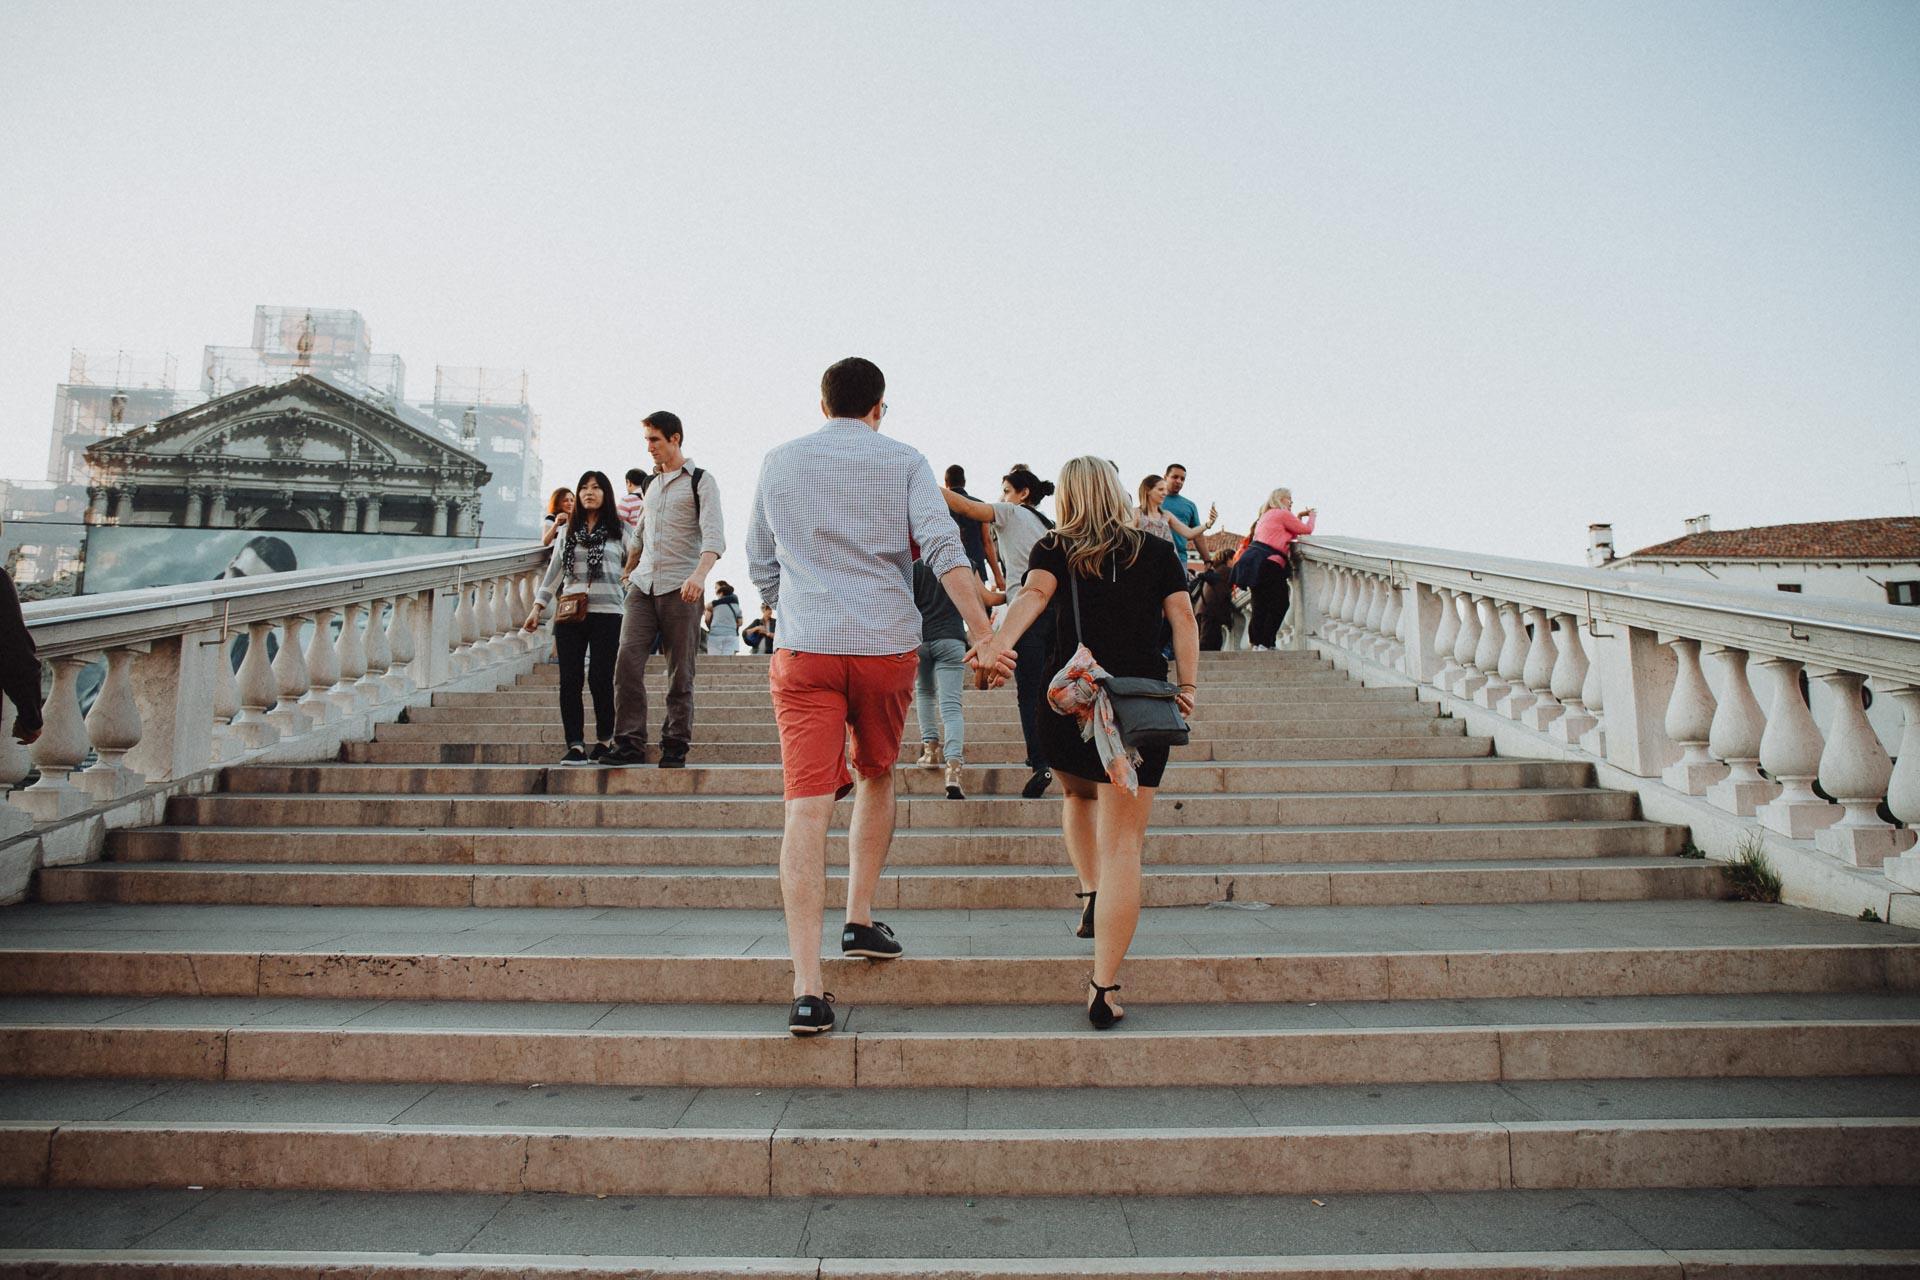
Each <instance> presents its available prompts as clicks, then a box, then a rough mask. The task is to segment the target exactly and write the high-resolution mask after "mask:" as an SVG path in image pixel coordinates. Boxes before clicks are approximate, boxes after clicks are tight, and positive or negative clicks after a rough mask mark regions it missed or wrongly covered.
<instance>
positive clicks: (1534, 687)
mask: <svg viewBox="0 0 1920 1280" xmlns="http://www.w3.org/2000/svg"><path fill="white" fill-rule="evenodd" d="M1527 625H1528V626H1530V627H1532V628H1533V641H1532V643H1530V644H1529V645H1528V646H1527V665H1526V666H1525V667H1523V668H1522V669H1521V674H1520V678H1521V679H1522V680H1525V681H1526V682H1527V693H1528V694H1529V695H1531V697H1532V699H1533V701H1532V703H1531V705H1529V706H1528V707H1527V708H1526V710H1525V711H1524V712H1523V713H1522V714H1521V717H1520V722H1521V723H1522V724H1524V725H1526V726H1527V727H1528V728H1529V729H1538V730H1539V731H1541V732H1542V733H1544V732H1546V730H1547V728H1548V726H1550V725H1551V724H1552V723H1553V722H1554V721H1555V720H1558V719H1559V718H1560V717H1561V715H1562V714H1564V713H1565V712H1566V708H1565V707H1563V706H1561V705H1560V699H1559V698H1556V697H1555V696H1554V694H1553V669H1554V668H1555V667H1556V666H1558V665H1559V664H1560V648H1559V646H1558V645H1556V644H1555V643H1554V641H1553V624H1552V623H1551V622H1549V621H1548V620H1547V611H1546V610H1545V609H1528V610H1527Z"/></svg>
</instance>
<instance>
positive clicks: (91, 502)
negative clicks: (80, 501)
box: [87, 485, 111, 524]
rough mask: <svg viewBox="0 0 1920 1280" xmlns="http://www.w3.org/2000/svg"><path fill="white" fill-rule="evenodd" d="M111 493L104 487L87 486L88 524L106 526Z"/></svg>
mask: <svg viewBox="0 0 1920 1280" xmlns="http://www.w3.org/2000/svg"><path fill="white" fill-rule="evenodd" d="M110 494H111V491H110V490H109V489H107V488H106V487H105V486H103V485H88V486H87V523H88V524H105V523H106V521H107V501H108V498H109V496H110Z"/></svg>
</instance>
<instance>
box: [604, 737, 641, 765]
mask: <svg viewBox="0 0 1920 1280" xmlns="http://www.w3.org/2000/svg"><path fill="white" fill-rule="evenodd" d="M646 762H647V749H646V748H645V747H636V746H634V745H633V744H632V743H630V742H616V743H614V744H613V746H612V747H611V748H610V749H609V750H608V751H607V753H606V754H605V755H603V756H601V757H600V763H601V764H604V765H608V766H612V767H615V768H619V767H622V766H625V765H630V764H645V763H646Z"/></svg>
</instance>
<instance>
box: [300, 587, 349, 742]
mask: <svg viewBox="0 0 1920 1280" xmlns="http://www.w3.org/2000/svg"><path fill="white" fill-rule="evenodd" d="M339 680H340V655H339V654H338V653H337V652H335V650H334V639H333V610H331V609H316V610H314V613H313V635H312V636H311V637H309V638H308V640H307V691H306V693H305V694H303V695H301V698H300V708H301V710H303V711H305V712H306V713H307V714H308V715H309V716H311V717H312V718H313V722H314V723H315V724H332V723H333V722H334V721H336V720H338V719H339V718H340V704H339V703H337V702H335V701H334V700H333V699H332V698H330V697H328V696H327V695H328V691H329V690H331V689H332V688H333V686H334V685H335V684H337V683H339Z"/></svg>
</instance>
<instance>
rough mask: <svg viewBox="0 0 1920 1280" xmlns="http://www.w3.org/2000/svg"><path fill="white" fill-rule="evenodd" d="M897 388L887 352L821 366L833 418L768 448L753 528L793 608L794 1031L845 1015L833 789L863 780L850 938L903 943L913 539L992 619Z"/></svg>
mask: <svg viewBox="0 0 1920 1280" xmlns="http://www.w3.org/2000/svg"><path fill="white" fill-rule="evenodd" d="M886 387H887V383H886V378H885V377H884V376H883V375H882V374H881V372H880V370H879V369H878V368H877V367H875V365H874V364H873V362H872V361H869V360H863V359H861V358H859V357H858V356H854V357H851V358H849V359H846V360H842V361H840V362H839V363H838V364H835V365H834V366H833V367H832V368H830V369H828V370H827V372H826V375H825V376H824V377H823V378H822V379H821V380H820V410H821V412H822V413H823V414H825V415H826V418H827V424H826V425H825V426H824V427H822V428H820V429H819V430H818V431H815V432H813V433H812V434H810V435H805V436H801V437H800V438H799V439H797V440H791V441H789V442H787V443H786V444H783V445H780V446H779V447H777V448H775V449H773V450H772V451H771V452H769V453H768V454H767V455H766V457H765V458H764V459H763V460H762V462H761V466H760V483H759V486H758V488H757V490H756V491H755V493H754V498H753V513H752V517H751V520H750V523H749V528H748V531H747V567H748V573H749V576H751V578H752V579H753V585H754V586H755V587H757V588H759V591H760V598H761V600H763V601H764V602H766V603H767V604H768V605H772V606H774V607H776V608H778V609H779V610H780V636H779V642H778V648H776V649H775V650H774V655H773V661H772V663H771V664H770V665H769V685H770V687H771V689H772V693H773V711H774V719H775V720H776V721H777V723H778V724H779V727H780V767H781V772H782V774H783V775H784V779H785V790H786V831H785V835H784V837H783V839H782V840H781V844H780V894H781V899H782V901H783V903H784V904H785V908H786V917H787V943H788V946H789V947H790V948H791V951H792V954H793V995H794V1000H793V1005H792V1007H791V1008H790V1009H789V1011H788V1014H787V1029H788V1030H789V1031H791V1032H793V1034H795V1035H813V1034H816V1033H818V1032H822V1031H830V1030H832V1029H833V1010H832V1008H831V1007H830V1001H829V999H828V998H827V993H826V991H825V989H824V984H823V982H822V980H821V966H820V930H821V925H820V917H821V914H822V912H823V911H824V910H825V900H826V862H827V826H828V822H829V820H830V819H831V818H832V816H833V804H834V801H835V800H836V799H838V798H839V797H840V796H843V795H846V794H847V793H848V792H849V791H851V792H852V793H853V795H854V801H853V817H852V821H851V823H850V829H849V832H848V844H849V847H850V854H849V865H848V870H847V914H846V924H845V926H844V928H843V929H842V931H841V935H840V951H841V954H842V955H847V956H862V957H865V958H867V959H870V960H890V959H892V958H894V957H895V956H898V955H899V954H900V953H901V947H900V944H899V943H898V942H896V941H895V940H894V937H893V931H892V930H890V929H888V928H887V927H886V926H885V925H884V924H881V923H880V922H878V921H876V920H874V918H873V894H874V889H875V888H876V886H877V885H878V884H879V881H880V873H881V871H882V869H883V868H884V867H885V866H886V861H887V851H888V848H889V847H890V846H891V845H892V843H893V816H894V815H893V810H894V804H893V770H894V766H895V765H896V764H897V763H898V762H899V758H900V730H901V728H902V726H903V725H904V724H905V723H906V717H907V705H908V703H910V702H911V701H912V698H913V684H914V677H915V675H916V674H917V672H918V670H919V666H920V662H919V656H918V650H919V648H920V610H919V609H918V608H917V607H916V606H915V604H914V600H913V550H912V548H913V544H916V543H917V544H918V545H919V548H920V554H921V557H922V558H923V559H924V560H925V561H926V563H927V567H928V568H930V569H932V570H933V572H934V573H935V574H936V575H938V576H939V578H940V582H941V585H942V586H943V587H944V588H945V589H946V591H947V594H948V595H949V596H951V597H952V599H953V602H954V605H955V606H956V607H957V608H958V609H959V610H960V616H961V617H962V618H963V619H965V620H966V624H967V629H968V633H969V635H970V636H971V638H972V639H973V640H974V641H975V642H976V643H977V642H978V641H979V640H980V639H981V638H983V637H984V636H985V635H986V634H987V632H988V631H989V630H990V624H989V622H988V620H987V612H986V608H985V606H984V605H983V604H982V602H981V598H980V580H979V579H978V578H977V577H975V576H974V572H973V567H972V566H971V565H970V564H969V563H968V561H967V556H966V552H965V550H964V548H963V547H962V546H961V543H960V531H959V529H958V528H957V527H955V525H954V523H953V518H952V517H951V516H950V515H948V514H947V508H946V503H945V502H944V501H942V499H941V497H940V488H939V486H938V485H936V484H935V483H934V480H933V468H932V467H931V466H929V465H928V464H927V460H926V458H925V457H924V456H923V455H922V454H921V453H920V451H919V450H918V449H915V448H913V447H912V446H911V445H908V444H904V443H902V442H901V441H898V440H894V439H890V438H889V437H887V436H883V435H881V434H880V420H881V418H883V417H885V416H886V411H887V406H886V404H885V403H884V402H883V401H882V399H881V397H882V396H883V395H884V394H885V393H886ZM1008 670H1011V658H1010V657H1009V659H1008ZM849 737H851V739H852V742H853V751H852V755H853V770H852V773H851V774H849V772H848V769H847V741H848V738H849ZM856 778H857V781H856Z"/></svg>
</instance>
